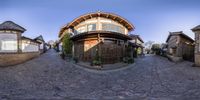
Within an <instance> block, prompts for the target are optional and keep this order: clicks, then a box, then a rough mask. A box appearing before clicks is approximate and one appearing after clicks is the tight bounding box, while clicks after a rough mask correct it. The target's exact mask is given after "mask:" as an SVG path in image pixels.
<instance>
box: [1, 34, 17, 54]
mask: <svg viewBox="0 0 200 100" xmlns="http://www.w3.org/2000/svg"><path fill="white" fill-rule="evenodd" d="M0 52H17V34H9V33H1V34H0Z"/></svg>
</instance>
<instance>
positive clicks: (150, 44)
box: [144, 41, 155, 54]
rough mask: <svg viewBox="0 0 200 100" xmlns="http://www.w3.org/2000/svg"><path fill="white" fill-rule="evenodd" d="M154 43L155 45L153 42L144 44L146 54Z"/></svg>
mask: <svg viewBox="0 0 200 100" xmlns="http://www.w3.org/2000/svg"><path fill="white" fill-rule="evenodd" d="M154 43H155V42H154V41H147V42H145V43H144V46H145V51H146V52H147V54H149V53H150V52H151V47H152V45H153V44H154Z"/></svg>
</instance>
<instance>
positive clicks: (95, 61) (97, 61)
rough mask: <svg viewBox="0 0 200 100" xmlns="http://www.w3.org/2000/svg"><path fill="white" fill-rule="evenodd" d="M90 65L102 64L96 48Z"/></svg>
mask: <svg viewBox="0 0 200 100" xmlns="http://www.w3.org/2000/svg"><path fill="white" fill-rule="evenodd" d="M91 65H92V66H93V65H98V66H100V65H102V61H101V57H100V56H99V54H98V50H97V51H96V55H95V58H94V60H93V61H92V63H91Z"/></svg>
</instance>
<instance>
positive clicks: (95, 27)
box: [59, 12, 134, 63]
mask: <svg viewBox="0 0 200 100" xmlns="http://www.w3.org/2000/svg"><path fill="white" fill-rule="evenodd" d="M133 29H134V26H133V25H132V24H131V23H130V22H128V21H127V20H126V19H124V18H122V17H121V16H118V15H115V14H112V13H104V12H95V13H89V14H85V15H82V16H80V17H78V18H76V19H74V20H73V21H72V22H70V23H69V24H67V25H66V26H64V27H63V28H62V29H61V31H60V33H59V37H60V40H62V38H63V37H64V35H65V34H70V35H71V40H72V41H73V50H72V51H73V56H74V57H76V58H78V59H79V60H81V61H92V60H93V59H95V56H96V55H98V56H100V58H101V59H102V62H103V63H116V62H119V61H120V60H121V59H122V58H123V57H124V56H126V55H128V54H127V52H126V48H127V46H128V40H131V38H130V37H129V36H128V33H129V32H130V31H132V30H133Z"/></svg>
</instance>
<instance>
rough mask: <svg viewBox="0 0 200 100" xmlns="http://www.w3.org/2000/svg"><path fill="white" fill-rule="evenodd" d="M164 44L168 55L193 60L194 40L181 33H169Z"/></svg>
mask: <svg viewBox="0 0 200 100" xmlns="http://www.w3.org/2000/svg"><path fill="white" fill-rule="evenodd" d="M166 43H167V53H168V54H169V55H171V56H173V57H177V58H180V59H185V60H190V61H193V60H194V40H193V39H192V38H190V37H189V36H187V35H185V34H184V33H183V32H182V31H180V32H170V33H169V36H168V38H167V41H166Z"/></svg>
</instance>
